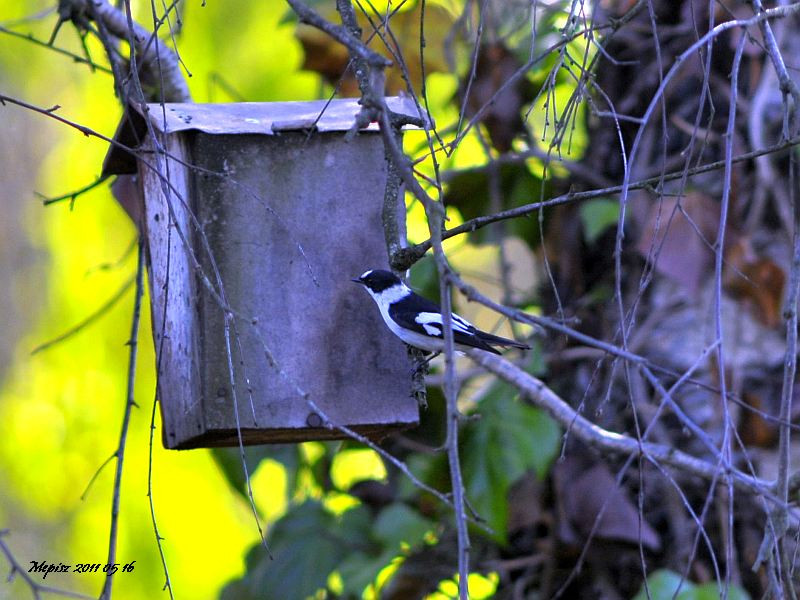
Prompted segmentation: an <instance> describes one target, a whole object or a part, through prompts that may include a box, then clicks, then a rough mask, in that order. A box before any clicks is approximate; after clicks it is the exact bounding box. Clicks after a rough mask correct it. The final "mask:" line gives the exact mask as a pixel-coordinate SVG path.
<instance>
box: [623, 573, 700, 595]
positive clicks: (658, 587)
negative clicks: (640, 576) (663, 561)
mask: <svg viewBox="0 0 800 600" xmlns="http://www.w3.org/2000/svg"><path fill="white" fill-rule="evenodd" d="M694 588H695V585H694V584H693V583H692V582H691V581H689V580H687V579H684V578H683V577H681V576H680V575H678V574H677V573H676V572H675V571H669V570H667V569H659V570H658V571H655V572H653V573H651V574H650V576H649V577H648V578H647V589H645V586H644V584H642V589H640V590H639V593H638V594H636V596H635V597H634V599H633V600H647V592H648V591H649V592H650V600H662V599H663V600H668V599H671V598H673V597H675V594H676V593H677V592H678V590H679V589H680V591H681V596H682V595H683V592H687V591H688V592H691V591H694Z"/></svg>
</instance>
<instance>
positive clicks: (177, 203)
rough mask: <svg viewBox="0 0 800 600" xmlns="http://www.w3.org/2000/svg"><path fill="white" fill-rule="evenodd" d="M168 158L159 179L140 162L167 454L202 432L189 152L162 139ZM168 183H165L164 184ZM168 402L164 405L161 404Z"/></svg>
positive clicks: (151, 156) (149, 155)
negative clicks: (182, 442) (170, 449)
mask: <svg viewBox="0 0 800 600" xmlns="http://www.w3.org/2000/svg"><path fill="white" fill-rule="evenodd" d="M163 143H164V144H165V145H166V151H167V154H166V156H164V157H163V158H160V159H159V160H160V166H161V173H158V172H156V170H154V169H153V168H151V167H150V166H147V164H145V162H144V161H142V160H140V161H139V166H138V170H139V181H140V185H141V189H142V197H143V198H144V199H145V200H144V213H145V217H144V222H143V229H144V232H143V233H144V236H145V240H146V248H147V256H148V270H147V272H148V283H149V287H150V299H151V302H150V308H151V319H152V324H153V340H154V343H155V350H156V366H157V370H158V374H157V381H158V397H159V404H160V406H161V417H162V424H163V432H162V437H163V442H164V446H165V447H168V448H172V447H175V446H176V445H177V444H179V443H180V441H181V440H185V439H188V438H191V437H192V436H195V435H197V434H198V433H203V432H204V431H205V423H204V419H203V414H202V413H203V411H202V406H201V405H200V404H199V403H198V402H197V398H198V397H199V394H200V379H201V377H200V367H199V365H200V361H199V354H198V349H199V345H198V341H197V334H198V315H197V311H196V301H195V299H196V297H197V279H196V275H195V272H196V270H195V267H194V265H195V260H196V259H195V258H193V257H192V253H193V252H194V250H193V243H192V240H193V235H192V231H193V225H192V221H191V215H190V212H189V209H190V204H189V202H190V190H189V187H190V186H189V173H188V171H187V169H186V167H185V166H184V165H185V164H187V163H188V156H187V148H186V145H185V144H184V142H183V140H182V139H181V138H180V137H179V136H164V140H163ZM144 149H145V150H146V151H150V152H146V153H145V154H144V156H145V157H146V160H147V163H148V164H150V165H155V164H158V163H157V162H156V157H158V156H159V155H158V154H157V153H155V152H154V147H153V144H152V141H151V140H150V139H149V138H148V139H147V140H146V141H145V145H144ZM166 177H168V180H166V179H165V178H166ZM165 399H168V402H165V401H164V400H165Z"/></svg>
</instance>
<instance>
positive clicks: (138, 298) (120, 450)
mask: <svg viewBox="0 0 800 600" xmlns="http://www.w3.org/2000/svg"><path fill="white" fill-rule="evenodd" d="M143 294H144V242H143V241H140V242H139V256H138V260H137V264H136V295H135V297H134V302H133V318H132V319H131V332H130V338H129V339H128V347H129V353H128V385H127V391H126V395H125V411H124V414H123V417H122V427H121V429H120V433H119V445H118V446H117V451H116V457H117V468H116V472H115V474H114V494H113V497H112V500H111V529H110V532H109V539H108V560H107V564H110V565H113V564H115V563H116V559H117V529H118V526H119V503H120V497H121V494H122V467H123V463H124V458H125V444H126V442H127V439H128V425H129V424H130V419H131V410H132V409H133V407H134V405H135V404H136V402H135V401H134V387H135V380H136V359H137V356H138V340H139V317H140V315H141V309H142V295H143ZM113 582H114V574H113V573H112V572H111V571H109V573H108V576H107V577H106V580H105V583H104V584H103V590H102V592H101V593H100V599H101V600H111V587H112V585H113Z"/></svg>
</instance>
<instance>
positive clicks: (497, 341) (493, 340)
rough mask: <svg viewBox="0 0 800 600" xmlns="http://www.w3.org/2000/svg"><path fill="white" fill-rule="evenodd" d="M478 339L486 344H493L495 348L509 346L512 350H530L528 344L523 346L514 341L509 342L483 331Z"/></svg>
mask: <svg viewBox="0 0 800 600" xmlns="http://www.w3.org/2000/svg"><path fill="white" fill-rule="evenodd" d="M480 338H481V340H483V341H484V342H486V343H487V344H493V345H495V346H509V347H512V348H520V349H521V350H530V349H531V347H530V346H528V344H523V343H522V342H518V341H516V340H509V339H507V338H504V337H500V336H499V335H492V334H491V333H486V332H485V331H481V332H480Z"/></svg>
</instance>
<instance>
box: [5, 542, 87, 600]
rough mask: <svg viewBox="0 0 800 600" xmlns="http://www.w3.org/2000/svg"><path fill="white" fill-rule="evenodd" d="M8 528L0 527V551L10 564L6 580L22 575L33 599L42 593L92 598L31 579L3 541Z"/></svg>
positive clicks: (36, 598)
mask: <svg viewBox="0 0 800 600" xmlns="http://www.w3.org/2000/svg"><path fill="white" fill-rule="evenodd" d="M8 533H9V530H8V529H0V552H2V553H3V554H4V555H5V557H6V560H8V562H9V563H10V564H11V572H10V573H9V574H8V581H11V580H12V579H13V578H14V577H15V576H16V575H19V576H20V577H22V579H23V581H25V583H26V584H27V585H28V587H29V588H30V589H31V594H32V595H33V597H34V600H41V598H42V594H56V595H59V596H65V597H67V598H81V599H82V600H94V599H93V598H92V596H87V595H85V594H81V593H78V592H71V591H69V590H61V589H58V588H54V587H50V586H49V585H42V584H40V583H38V582H36V581H34V580H33V578H32V577H31V576H30V575H29V574H28V571H27V570H26V569H25V567H23V566H22V565H21V564H19V562H18V561H17V559H16V558H15V557H14V553H13V552H12V551H11V548H9V547H8V544H6V543H5V541H4V540H3V537H4V536H6V535H8Z"/></svg>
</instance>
